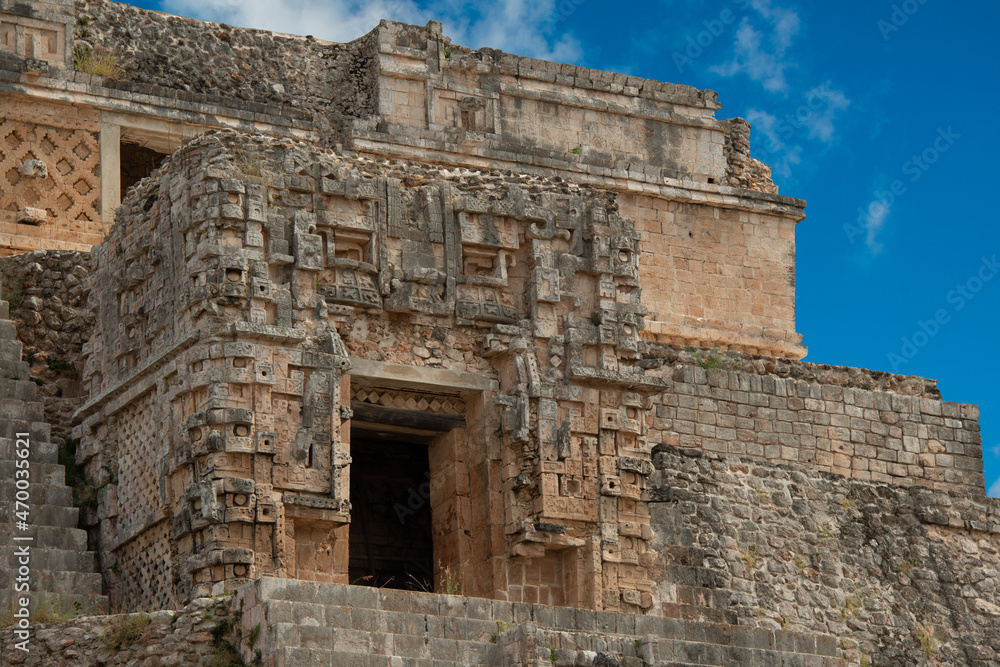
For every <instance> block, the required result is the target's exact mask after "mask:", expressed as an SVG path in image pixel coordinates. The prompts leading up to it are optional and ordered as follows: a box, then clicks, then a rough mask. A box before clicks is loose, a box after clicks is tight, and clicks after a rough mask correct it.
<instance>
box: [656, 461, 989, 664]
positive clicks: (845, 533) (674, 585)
mask: <svg viewBox="0 0 1000 667" xmlns="http://www.w3.org/2000/svg"><path fill="white" fill-rule="evenodd" d="M654 452H655V453H654V455H653V460H654V465H655V467H656V472H655V473H654V474H653V476H652V478H651V482H650V488H651V495H650V512H651V515H652V521H651V523H652V526H653V529H654V532H655V537H654V545H655V548H656V550H657V552H658V553H659V554H661V557H662V560H661V568H662V569H660V570H659V571H660V572H661V573H662V578H661V579H660V584H659V585H658V586H657V590H658V593H659V594H660V603H661V605H662V606H661V611H662V613H663V614H664V615H665V616H673V617H678V618H688V619H702V620H706V621H711V620H713V619H728V620H729V622H732V623H738V624H739V625H740V626H741V627H757V628H771V629H777V628H784V629H788V630H795V631H806V632H820V633H825V634H829V635H831V636H833V637H837V638H838V641H837V643H838V649H839V650H840V653H841V655H843V656H844V658H846V659H847V660H848V661H849V662H850V663H851V664H872V665H900V666H902V665H923V664H947V665H976V666H984V667H985V665H993V664H996V663H997V661H998V660H1000V623H998V620H997V619H998V618H1000V587H998V583H997V582H998V581H1000V579H998V566H1000V537H998V535H1000V503H998V501H996V500H993V499H989V498H985V497H984V496H983V495H982V494H981V493H979V494H974V495H967V494H962V493H957V492H952V493H951V494H949V493H944V492H941V491H932V490H930V489H927V488H925V487H922V486H909V487H902V486H898V485H895V484H886V483H879V482H874V481H868V480H862V479H852V478H846V477H843V476H840V475H835V474H830V473H824V472H820V471H816V470H813V469H810V468H811V466H810V467H807V466H803V465H794V464H793V465H786V464H781V463H777V462H770V461H767V462H765V461H756V460H753V459H752V458H749V457H739V456H729V455H719V454H714V453H711V452H701V451H698V450H692V449H686V448H678V447H674V446H671V445H660V446H657V447H656V448H654Z"/></svg>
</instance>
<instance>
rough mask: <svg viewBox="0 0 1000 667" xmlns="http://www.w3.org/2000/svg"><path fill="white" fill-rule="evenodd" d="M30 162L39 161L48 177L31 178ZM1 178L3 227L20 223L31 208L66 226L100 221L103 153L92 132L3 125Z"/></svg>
mask: <svg viewBox="0 0 1000 667" xmlns="http://www.w3.org/2000/svg"><path fill="white" fill-rule="evenodd" d="M28 160H39V161H40V162H41V163H42V164H44V165H45V172H46V174H45V175H44V176H42V175H41V174H39V173H38V171H37V170H35V173H34V174H31V173H30V172H31V171H32V169H31V167H30V166H26V165H25V162H26V161H28ZM26 172H27V173H26ZM0 178H2V179H3V180H2V184H3V187H2V188H0V221H2V222H7V223H11V222H17V221H18V212H19V211H21V210H22V209H24V208H26V207H30V208H36V209H42V210H44V211H45V212H46V214H47V218H54V219H58V220H60V221H65V222H70V221H77V222H81V223H91V222H98V221H100V219H101V214H100V206H101V186H100V150H99V147H98V138H97V135H96V134H94V133H92V132H87V131H85V130H79V129H76V130H71V129H62V128H58V127H52V126H48V125H37V124H34V123H27V122H20V121H14V120H9V119H5V120H0Z"/></svg>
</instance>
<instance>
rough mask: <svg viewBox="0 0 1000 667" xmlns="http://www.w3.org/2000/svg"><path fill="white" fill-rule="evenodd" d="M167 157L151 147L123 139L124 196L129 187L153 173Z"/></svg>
mask: <svg viewBox="0 0 1000 667" xmlns="http://www.w3.org/2000/svg"><path fill="white" fill-rule="evenodd" d="M166 157H167V156H166V155H165V154H164V153H158V152H156V151H154V150H153V149H151V148H147V147H145V146H140V145H138V144H133V143H129V142H126V141H123V142H122V143H121V153H120V159H121V193H122V198H123V199H124V197H125V193H126V192H128V189H129V188H131V187H132V186H133V185H135V184H136V183H138V182H139V181H141V180H142V179H144V178H146V177H147V176H149V175H150V174H152V173H153V171H154V170H155V169H156V168H157V167H159V166H160V163H161V162H163V160H164V159H165V158H166Z"/></svg>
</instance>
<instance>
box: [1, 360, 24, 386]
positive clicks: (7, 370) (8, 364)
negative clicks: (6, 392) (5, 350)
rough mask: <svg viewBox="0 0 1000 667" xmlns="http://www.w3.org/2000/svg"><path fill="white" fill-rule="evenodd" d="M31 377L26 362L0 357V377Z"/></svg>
mask: <svg viewBox="0 0 1000 667" xmlns="http://www.w3.org/2000/svg"><path fill="white" fill-rule="evenodd" d="M29 377H31V373H30V369H29V367H28V362H26V361H15V360H13V359H5V358H3V357H0V378H7V379H9V380H27V379H28V378H29Z"/></svg>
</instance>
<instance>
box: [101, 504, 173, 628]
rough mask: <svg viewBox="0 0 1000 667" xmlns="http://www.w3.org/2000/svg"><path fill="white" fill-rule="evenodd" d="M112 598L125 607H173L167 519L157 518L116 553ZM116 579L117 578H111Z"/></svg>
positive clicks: (168, 524)
mask: <svg viewBox="0 0 1000 667" xmlns="http://www.w3.org/2000/svg"><path fill="white" fill-rule="evenodd" d="M115 556H116V557H117V561H116V563H115V565H117V567H116V568H115V569H114V570H112V572H115V570H117V573H114V574H112V579H113V581H112V587H113V589H114V590H113V591H112V599H113V600H114V601H115V602H116V603H117V604H118V605H120V606H122V607H124V608H126V609H130V610H131V609H175V608H176V607H177V605H176V602H177V601H176V600H175V599H174V597H173V595H172V591H173V590H174V587H173V581H172V577H173V574H172V572H171V561H172V558H171V555H170V522H169V521H161V522H160V523H158V524H156V525H155V526H152V527H151V528H149V530H146V531H144V532H143V533H141V534H140V535H138V536H137V537H136V538H135V539H134V540H131V541H130V542H128V543H126V544H125V545H124V546H122V547H121V548H120V549H119V550H118V551H117V552H116V553H115ZM114 579H117V581H114Z"/></svg>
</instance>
